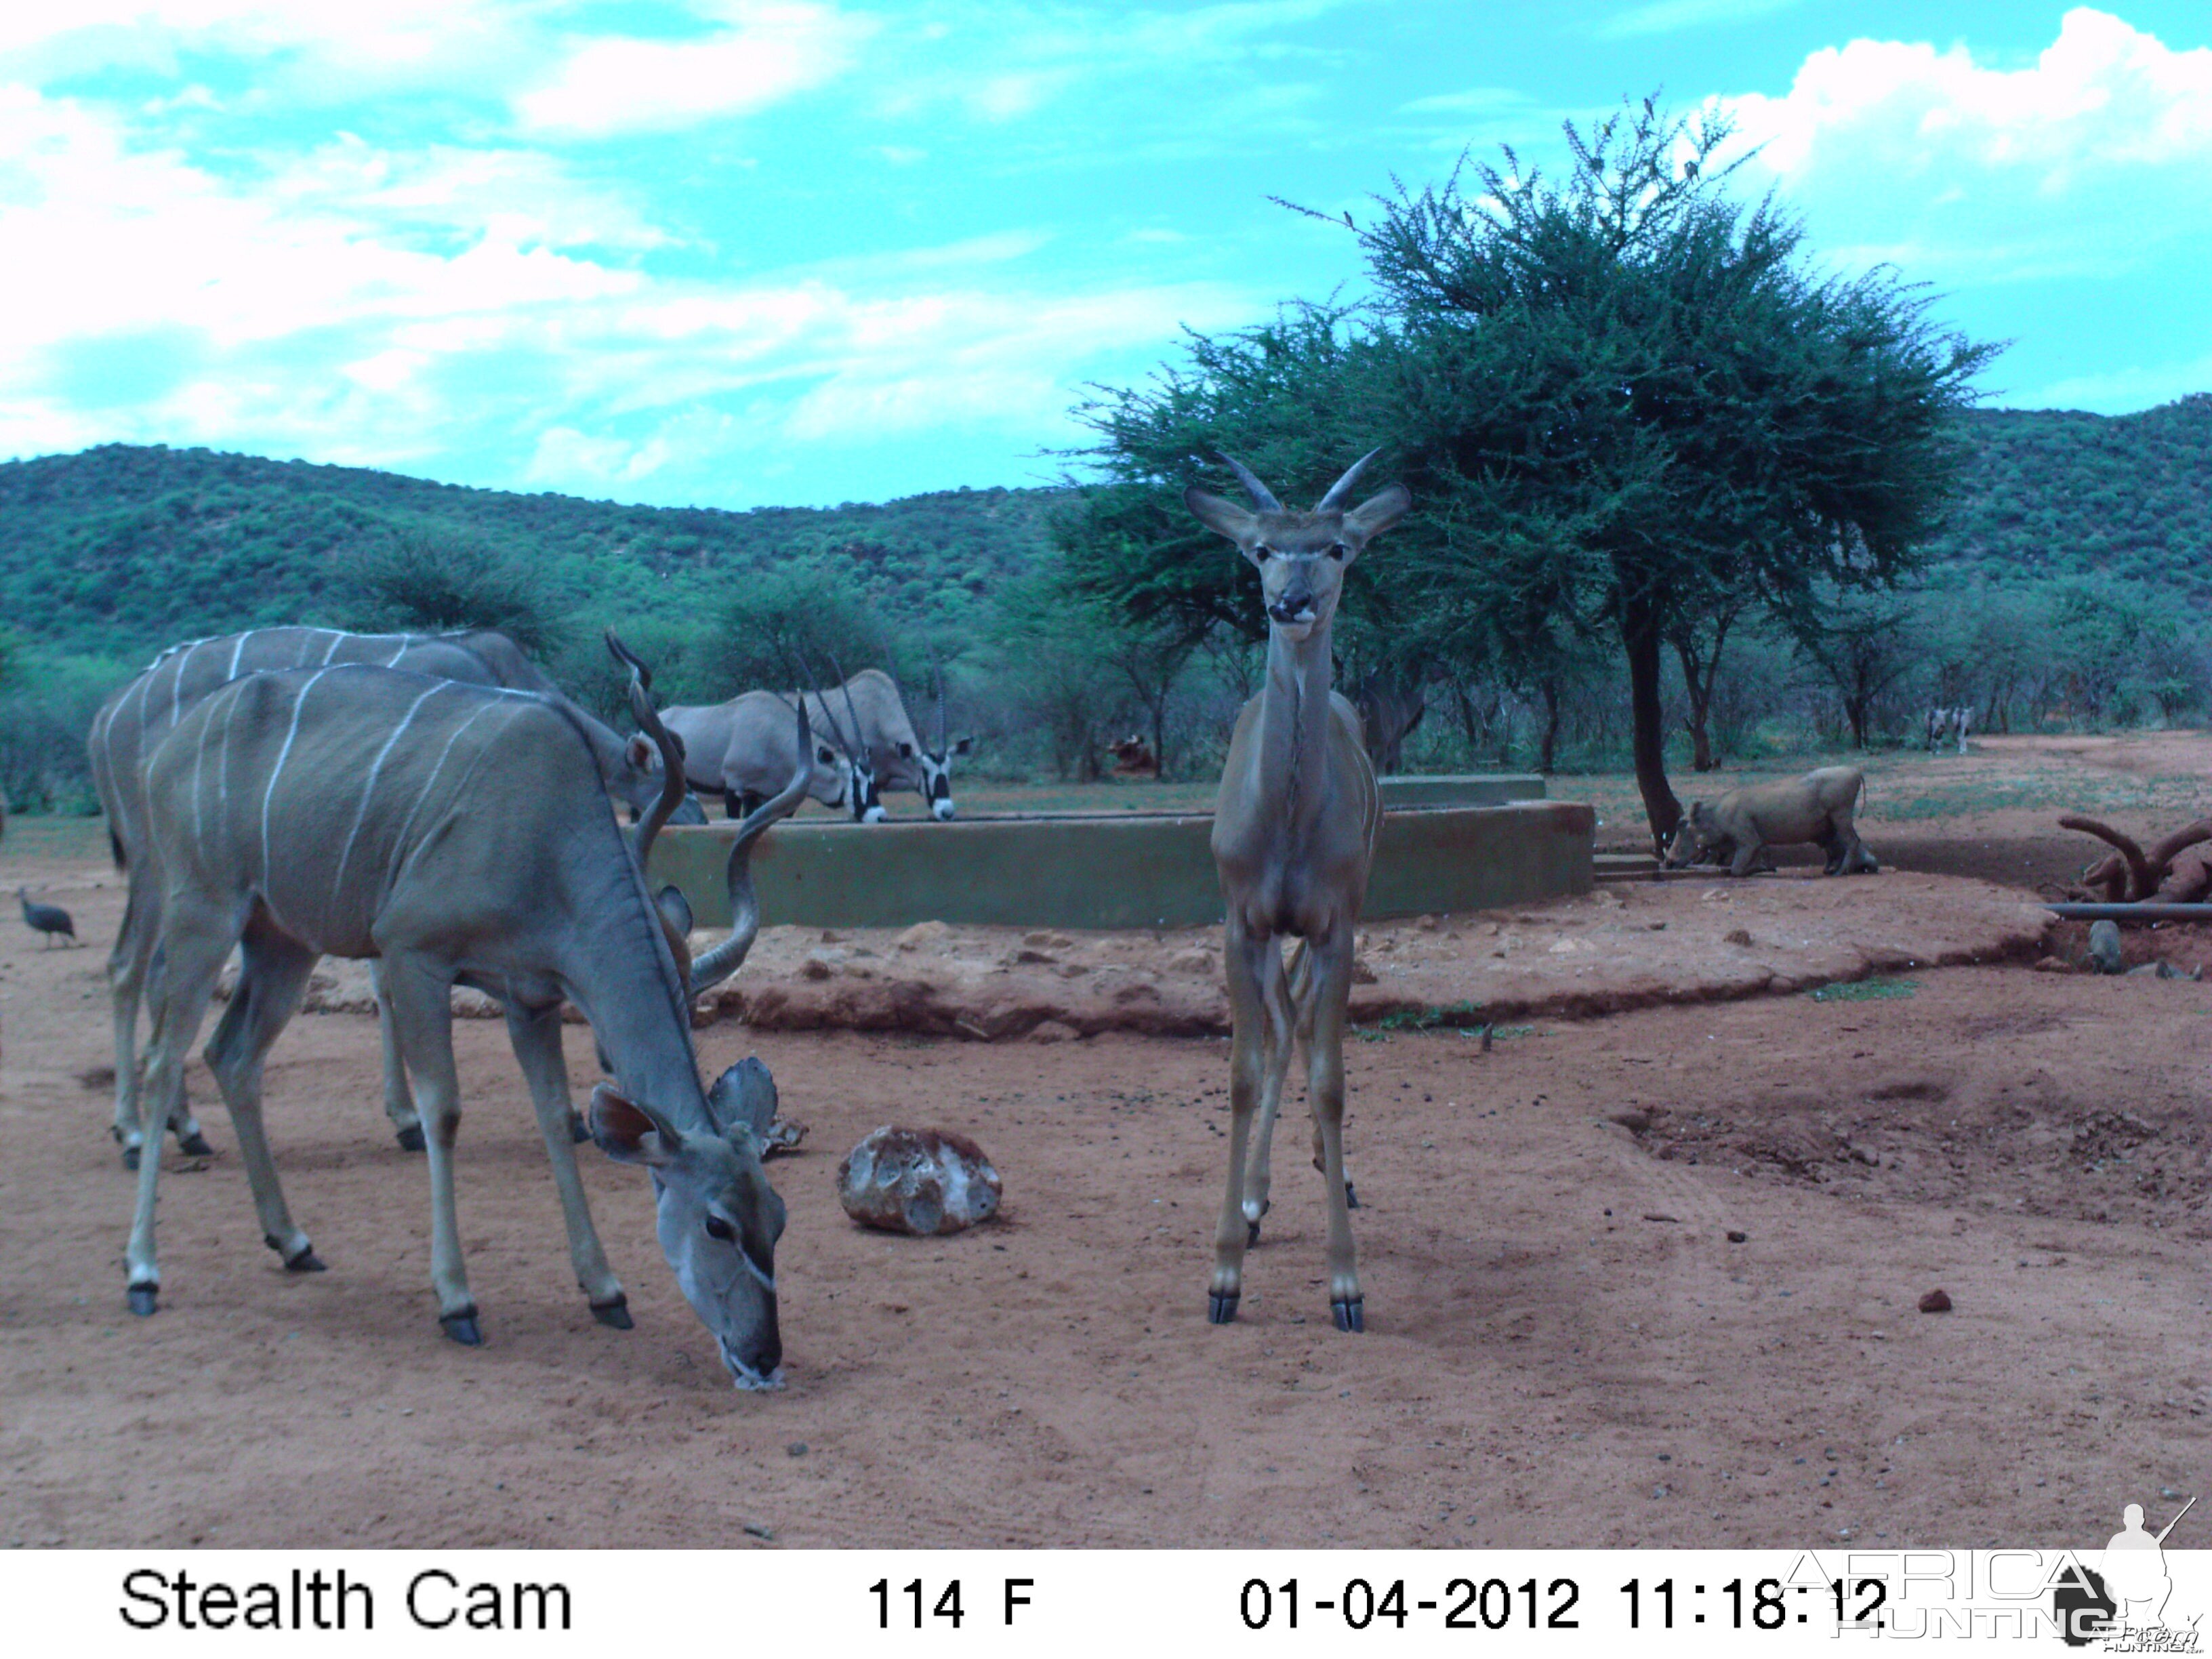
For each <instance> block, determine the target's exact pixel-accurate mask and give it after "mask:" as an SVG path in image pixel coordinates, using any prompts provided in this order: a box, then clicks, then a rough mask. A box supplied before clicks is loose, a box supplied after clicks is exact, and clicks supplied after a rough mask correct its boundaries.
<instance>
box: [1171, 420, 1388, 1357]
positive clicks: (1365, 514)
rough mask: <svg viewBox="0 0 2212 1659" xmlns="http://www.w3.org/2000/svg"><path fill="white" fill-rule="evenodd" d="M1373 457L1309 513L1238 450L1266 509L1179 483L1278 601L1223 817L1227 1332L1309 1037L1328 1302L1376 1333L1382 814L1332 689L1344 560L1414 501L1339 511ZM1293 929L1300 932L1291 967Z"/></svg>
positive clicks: (1232, 760) (1270, 606) (1219, 864)
mask: <svg viewBox="0 0 2212 1659" xmlns="http://www.w3.org/2000/svg"><path fill="white" fill-rule="evenodd" d="M1223 459H1225V460H1226V459H1228V458H1227V457H1224V458H1223ZM1371 459H1374V457H1373V455H1371V454H1370V455H1367V456H1363V457H1362V458H1361V459H1358V461H1355V462H1353V463H1352V467H1351V469H1350V470H1349V471H1346V473H1345V474H1344V476H1343V477H1340V478H1339V479H1338V480H1337V481H1336V483H1334V485H1332V486H1331V487H1330V489H1329V491H1328V494H1327V495H1324V496H1322V499H1321V501H1320V503H1319V504H1318V505H1317V506H1316V507H1315V508H1314V509H1313V511H1311V512H1310V513H1293V512H1291V511H1288V510H1287V509H1285V507H1283V505H1282V503H1281V502H1279V501H1277V500H1276V499H1275V498H1274V496H1273V495H1272V494H1271V493H1269V491H1268V489H1267V486H1266V485H1265V484H1263V483H1261V482H1260V481H1259V480H1258V479H1257V478H1255V477H1253V476H1252V474H1251V473H1250V472H1249V471H1247V470H1246V469H1245V468H1244V467H1243V465H1241V464H1240V463H1238V462H1237V461H1233V460H1231V461H1229V466H1230V469H1231V471H1233V472H1234V473H1235V474H1236V475H1237V479H1238V480H1239V481H1240V482H1241V483H1243V486H1244V488H1245V489H1246V490H1247V491H1248V492H1249V494H1250V495H1251V497H1252V500H1253V501H1254V503H1255V505H1256V506H1257V507H1259V509H1260V510H1259V511H1258V512H1257V513H1248V512H1246V511H1245V510H1244V509H1243V507H1238V506H1237V505H1236V504H1235V503H1233V502H1231V501H1224V500H1223V499H1222V498H1221V497H1220V496H1218V495H1208V494H1207V493H1206V491H1205V490H1202V489H1198V488H1196V487H1195V486H1194V487H1193V488H1191V489H1186V490H1185V491H1184V492H1183V501H1184V502H1185V504H1186V505H1188V507H1189V508H1190V510H1191V511H1192V512H1193V513H1196V514H1197V515H1198V517H1199V518H1200V520H1202V521H1203V522H1204V523H1205V524H1206V526H1208V527H1209V528H1211V529H1213V530H1216V531H1218V532H1220V533H1221V534H1222V535H1224V536H1226V537H1227V538H1229V539H1230V540H1231V541H1232V542H1234V543H1236V544H1237V551H1238V552H1240V553H1242V554H1243V556H1244V557H1245V558H1246V559H1247V560H1249V562H1251V564H1252V565H1253V567H1254V568H1255V569H1256V570H1258V572H1259V573H1260V588H1261V597H1262V599H1264V601H1265V603H1266V605H1267V684H1266V685H1265V686H1264V688H1263V689H1262V690H1261V692H1260V694H1259V695H1258V696H1255V697H1254V698H1253V699H1252V700H1251V701H1250V702H1247V703H1246V704H1245V705H1244V708H1243V712H1242V713H1241V714H1238V715H1237V728H1236V732H1235V733H1234V734H1233V735H1232V736H1231V738H1230V743H1229V757H1228V760H1227V763H1225V765H1224V766H1223V768H1222V771H1221V792H1220V796H1219V799H1218V802H1217V804H1216V805H1215V807H1214V811H1213V861H1214V865H1215V866H1216V868H1217V869H1218V871H1219V872H1220V875H1221V892H1222V898H1223V900H1224V902H1225V907H1226V909H1227V913H1228V914H1227V921H1226V927H1225V938H1224V941H1223V944H1224V951H1223V955H1224V957H1225V966H1226V968H1227V970H1228V978H1229V1003H1230V1009H1231V1016H1232V1018H1233V1019H1234V1022H1235V1030H1236V1035H1235V1037H1234V1040H1233V1042H1232V1046H1231V1051H1230V1082H1229V1093H1230V1111H1231V1120H1230V1121H1231V1128H1230V1135H1229V1182H1228V1190H1227V1193H1226V1194H1225V1196H1224V1198H1223V1200H1222V1204H1221V1219H1220V1225H1219V1226H1218V1228H1217V1229H1216V1231H1215V1233H1214V1242H1213V1279H1212V1286H1211V1289H1210V1291H1209V1296H1208V1301H1207V1308H1206V1316H1207V1317H1208V1318H1209V1319H1210V1320H1212V1322H1213V1323H1215V1324H1217V1325H1223V1324H1226V1323H1228V1322H1230V1321H1231V1320H1232V1319H1234V1318H1235V1317H1236V1316H1237V1298H1238V1297H1239V1296H1240V1295H1241V1294H1242V1293H1243V1271H1244V1252H1245V1250H1246V1249H1247V1248H1248V1247H1249V1244H1250V1243H1252V1242H1253V1241H1255V1239H1256V1238H1257V1237H1258V1236H1259V1223H1260V1217H1261V1213H1262V1212H1264V1211H1265V1210H1266V1208H1267V1158H1268V1149H1269V1142H1270V1141H1271V1140H1272V1139H1273V1130H1274V1121H1275V1112H1276V1109H1277V1106H1278V1104H1279V1102H1280V1099H1281V1097H1282V1089H1283V1081H1284V1079H1285V1076H1286V1075H1287V1074H1288V1073H1289V1071H1290V1066H1291V1050H1292V1046H1293V1041H1294V1039H1295V1040H1297V1041H1299V1042H1304V1045H1305V1048H1306V1059H1307V1094H1308V1097H1309V1103H1310V1105H1311V1106H1312V1108H1313V1115H1314V1161H1315V1163H1316V1165H1317V1166H1318V1167H1319V1168H1320V1170H1321V1171H1322V1187H1323V1188H1324V1190H1325V1192H1326V1194H1327V1197H1328V1300H1329V1308H1330V1311H1331V1312H1332V1314H1333V1315H1334V1317H1335V1320H1336V1327H1337V1328H1338V1329H1339V1330H1342V1331H1357V1330H1363V1329H1364V1328H1365V1314H1364V1304H1363V1302H1362V1299H1361V1296H1360V1291H1359V1275H1358V1270H1357V1267H1356V1265H1355V1262H1354V1259H1353V1249H1352V1217H1351V1213H1350V1205H1349V1200H1350V1194H1349V1191H1348V1188H1347V1183H1346V1180H1345V1176H1344V1137H1343V1125H1344V1018H1345V1006H1346V1001H1347V1000H1348V998H1349V997H1350V994H1351V990H1352V930H1353V928H1354V927H1356V926H1357V924H1358V921H1359V907H1360V905H1361V903H1362V902H1363V901H1364V899H1365V897H1366V894H1367V874H1368V870H1369V868H1370V866H1371V865H1372V864H1373V862H1374V859H1375V839H1376V834H1377V832H1378V831H1379V830H1380V829H1381V826H1382V822H1383V809H1382V802H1381V798H1380V794H1379V793H1378V791H1377V790H1376V785H1375V772H1374V769H1373V768H1372V767H1371V766H1370V764H1369V763H1368V759H1367V752H1366V750H1365V748H1364V745H1363V744H1362V742H1361V736H1360V729H1359V716H1358V714H1357V713H1356V712H1354V710H1353V708H1352V705H1351V704H1350V703H1349V702H1346V700H1345V699H1344V698H1343V697H1342V696H1339V695H1337V694H1336V693H1335V692H1334V691H1333V690H1330V687H1329V678H1330V672H1331V664H1330V658H1329V624H1330V622H1331V621H1332V619H1333V618H1334V616H1335V614H1336V605H1337V599H1338V597H1339V595H1340V593H1341V592H1342V589H1343V585H1344V573H1345V570H1346V568H1347V567H1348V566H1349V565H1350V564H1351V563H1352V561H1353V560H1354V559H1356V558H1358V556H1359V554H1360V552H1361V550H1363V549H1364V548H1365V546H1366V545H1367V544H1368V543H1369V542H1370V540H1372V539H1373V538H1375V537H1376V536H1379V535H1380V534H1382V533H1383V532H1384V531H1385V530H1388V529H1389V527H1390V526H1392V525H1394V524H1395V523H1396V522H1397V521H1398V520H1399V519H1400V518H1401V516H1402V515H1403V514H1404V513H1405V512H1406V509H1407V507H1410V506H1411V505H1412V504H1413V498H1412V497H1411V496H1409V495H1407V493H1406V490H1405V488H1404V486H1403V485H1401V484H1393V485H1392V486H1391V487H1390V488H1389V489H1386V490H1384V491H1383V493H1382V494H1381V495H1376V496H1373V497H1370V499H1369V500H1367V501H1363V502H1362V503H1361V504H1360V505H1359V506H1358V507H1352V508H1351V509H1350V510H1349V511H1347V510H1346V506H1345V503H1346V501H1347V500H1348V498H1349V496H1350V494H1351V491H1352V485H1353V484H1354V483H1356V482H1357V481H1358V477H1359V475H1360V472H1361V471H1362V470H1364V468H1365V466H1366V465H1367V463H1368V462H1369V461H1370V460H1371ZM1283 934H1288V935H1291V936H1292V937H1294V938H1296V939H1298V940H1300V941H1301V942H1300V944H1299V945H1298V948H1297V953H1296V955H1295V957H1293V960H1292V962H1291V967H1290V968H1289V969H1288V970H1287V971H1286V970H1285V968H1284V965H1283V959H1282V954H1281V947H1280V945H1279V939H1278V936H1279V935H1283ZM1255 1110H1256V1112H1257V1114H1258V1115H1259V1119H1260V1123H1259V1133H1258V1135H1257V1138H1256V1144H1255V1137H1254V1135H1253V1133H1252V1130H1253V1117H1254V1115H1255ZM1248 1152H1249V1165H1248V1162H1247V1155H1248Z"/></svg>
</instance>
